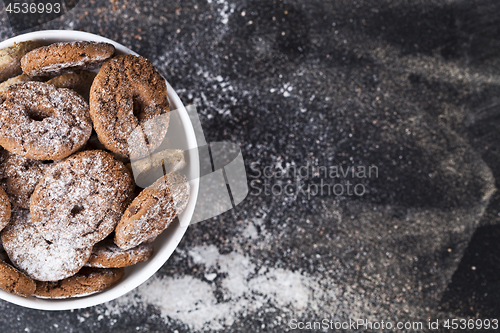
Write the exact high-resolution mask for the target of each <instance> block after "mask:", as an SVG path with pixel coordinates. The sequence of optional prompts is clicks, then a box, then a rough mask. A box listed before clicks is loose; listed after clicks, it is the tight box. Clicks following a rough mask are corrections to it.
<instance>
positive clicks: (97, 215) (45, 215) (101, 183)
mask: <svg viewBox="0 0 500 333" xmlns="http://www.w3.org/2000/svg"><path fill="white" fill-rule="evenodd" d="M133 192H134V183H133V179H132V175H131V174H130V171H129V170H128V169H127V168H126V167H125V165H124V164H123V163H122V162H120V161H118V160H116V159H115V158H113V156H111V155H110V154H109V153H106V152H104V151H102V150H88V151H83V152H80V153H77V154H75V155H72V156H70V157H68V158H67V159H65V160H63V161H60V162H58V163H56V164H54V165H53V166H52V167H51V168H50V169H49V170H48V171H47V172H46V173H45V175H44V176H43V178H42V179H41V180H40V182H39V183H38V185H37V186H36V188H35V191H34V192H33V195H32V196H31V205H30V211H31V214H32V217H33V224H34V225H35V227H36V228H37V230H38V231H39V232H40V233H41V234H42V235H43V237H44V238H45V239H46V240H48V241H51V242H56V241H60V240H70V241H72V242H74V243H78V244H81V245H82V246H91V245H94V244H95V243H97V242H99V241H100V240H102V239H104V238H105V237H106V236H107V235H109V234H110V233H111V232H112V231H113V229H114V228H115V226H116V225H117V223H118V222H119V221H120V218H121V216H122V214H123V212H124V210H125V208H126V205H127V204H128V202H129V200H130V197H131V195H132V194H133Z"/></svg>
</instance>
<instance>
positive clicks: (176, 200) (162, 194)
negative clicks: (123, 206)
mask: <svg viewBox="0 0 500 333" xmlns="http://www.w3.org/2000/svg"><path fill="white" fill-rule="evenodd" d="M188 200H189V183H188V182H187V179H186V177H185V176H183V175H182V174H180V173H178V172H172V173H169V174H167V175H165V176H164V177H162V178H160V179H158V180H157V181H156V182H155V183H154V184H153V185H151V186H150V187H148V188H146V189H144V190H143V191H142V192H141V193H140V194H139V195H138V196H137V197H136V198H135V199H134V200H133V201H132V203H131V204H130V205H129V206H128V208H127V210H126V211H125V213H124V214H123V216H122V218H121V220H120V223H118V225H117V226H116V230H115V244H116V245H118V247H119V248H121V249H122V250H128V249H131V248H133V247H136V246H137V245H139V244H141V243H142V242H152V241H153V240H154V239H155V238H156V237H157V236H158V235H159V234H161V233H162V232H163V230H165V229H166V228H167V227H168V226H169V225H170V223H171V222H172V221H173V220H174V219H175V218H176V217H177V215H178V214H180V213H181V212H182V211H183V210H184V208H186V206H187V203H188Z"/></svg>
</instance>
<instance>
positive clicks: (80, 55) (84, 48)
mask: <svg viewBox="0 0 500 333" xmlns="http://www.w3.org/2000/svg"><path fill="white" fill-rule="evenodd" d="M114 53H115V47H114V46H113V45H111V44H108V43H96V42H63V43H54V44H50V45H48V46H43V47H40V48H38V49H35V50H33V51H31V52H28V53H27V54H26V55H25V56H24V57H23V58H22V59H21V67H22V69H23V72H24V74H28V75H30V76H46V75H59V74H62V73H65V72H70V71H74V70H79V69H93V68H97V67H98V66H99V65H100V64H102V63H103V62H104V61H105V60H106V59H108V58H110V57H111V56H112V55H113V54H114Z"/></svg>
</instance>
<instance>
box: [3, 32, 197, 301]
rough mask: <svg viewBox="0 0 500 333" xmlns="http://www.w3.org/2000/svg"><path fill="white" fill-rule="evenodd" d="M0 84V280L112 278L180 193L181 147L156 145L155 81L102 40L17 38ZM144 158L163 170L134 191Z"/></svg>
mask: <svg viewBox="0 0 500 333" xmlns="http://www.w3.org/2000/svg"><path fill="white" fill-rule="evenodd" d="M99 67H100V69H99V71H98V73H97V74H96V72H97V70H96V69H98V68H99ZM90 70H96V71H94V72H93V71H90ZM0 81H3V82H2V83H0V146H1V147H0V185H1V186H0V230H1V231H0V236H1V245H2V246H1V247H0V257H1V258H0V259H1V260H0V288H1V289H3V290H6V291H8V292H11V293H15V294H18V295H21V296H25V297H30V296H36V297H42V298H67V297H75V296H84V295H88V294H91V293H94V292H99V291H102V290H104V289H106V288H109V287H111V286H113V285H114V284H116V283H117V282H118V281H120V279H121V278H122V277H123V274H124V270H123V267H126V266H130V265H134V264H136V263H139V262H143V261H145V260H148V258H150V257H151V256H152V255H153V246H152V244H151V242H152V241H154V240H155V238H156V237H157V236H158V235H159V234H160V233H161V232H163V231H164V230H165V229H166V228H167V227H168V226H169V225H170V224H171V222H172V221H173V220H174V219H175V218H176V217H177V216H178V214H180V213H181V212H182V211H183V210H184V209H185V207H186V205H187V202H188V200H189V184H188V182H187V179H186V177H185V176H184V175H183V174H182V173H180V172H179V170H180V169H181V168H182V167H183V166H184V165H185V161H184V156H183V153H182V151H172V150H168V151H159V152H158V151H157V150H159V147H160V144H161V141H162V138H163V137H164V136H165V134H166V131H167V129H168V124H169V111H170V109H169V103H168V99H167V87H166V84H165V80H164V79H163V78H162V76H161V75H160V74H159V73H158V71H157V70H156V69H155V68H154V66H153V65H152V64H151V62H149V61H148V60H147V59H145V58H143V57H138V56H133V55H115V48H114V46H113V45H111V44H108V43H97V42H85V41H82V42H68V43H55V44H51V45H47V46H42V45H40V44H39V43H38V42H36V41H27V42H21V43H17V44H15V45H14V46H12V47H9V48H6V49H3V50H0ZM131 138H135V139H134V140H135V141H134V140H131ZM135 142H139V144H135ZM151 156H154V158H156V159H158V161H160V160H161V165H162V167H163V172H164V176H163V177H161V178H160V179H158V180H157V181H156V182H155V183H154V184H152V185H151V186H149V187H147V188H145V189H140V188H138V187H137V186H136V184H135V181H134V177H133V175H132V172H131V170H132V166H131V163H132V164H134V163H135V164H136V165H134V166H136V167H135V168H134V169H135V170H141V172H146V173H147V172H148V167H147V165H150V164H151V163H150V162H151ZM153 164H155V163H153ZM156 164H158V163H156ZM136 176H137V175H136Z"/></svg>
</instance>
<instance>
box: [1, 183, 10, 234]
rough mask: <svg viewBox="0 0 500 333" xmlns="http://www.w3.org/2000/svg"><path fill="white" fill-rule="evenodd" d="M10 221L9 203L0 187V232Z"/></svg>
mask: <svg viewBox="0 0 500 333" xmlns="http://www.w3.org/2000/svg"><path fill="white" fill-rule="evenodd" d="M9 221H10V202H9V197H8V196H7V194H6V193H5V191H4V190H3V189H2V188H1V187H0V230H2V229H3V228H5V226H6V225H7V224H9Z"/></svg>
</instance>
